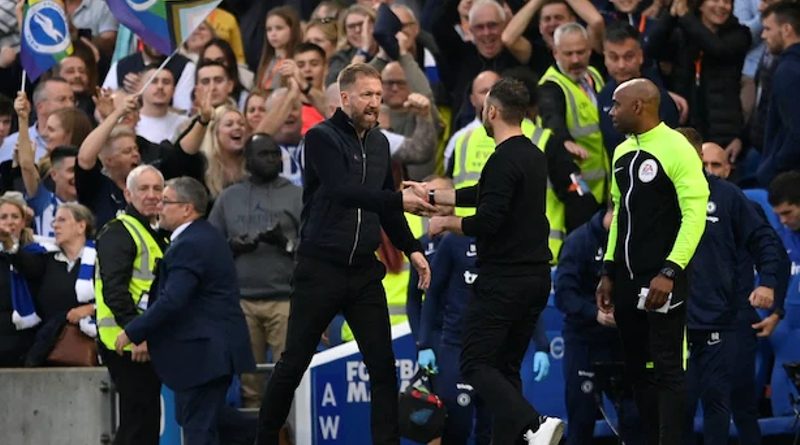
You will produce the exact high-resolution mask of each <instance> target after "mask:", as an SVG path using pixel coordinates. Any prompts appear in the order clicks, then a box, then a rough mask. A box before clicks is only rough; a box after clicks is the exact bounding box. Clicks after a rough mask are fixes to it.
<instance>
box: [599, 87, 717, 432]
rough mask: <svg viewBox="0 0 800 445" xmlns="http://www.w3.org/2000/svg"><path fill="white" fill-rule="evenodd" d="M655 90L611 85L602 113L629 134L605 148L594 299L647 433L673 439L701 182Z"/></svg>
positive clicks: (680, 402)
mask: <svg viewBox="0 0 800 445" xmlns="http://www.w3.org/2000/svg"><path fill="white" fill-rule="evenodd" d="M659 98H660V94H659V91H658V88H657V87H656V86H655V85H654V84H653V83H652V82H651V81H649V80H647V79H634V80H630V81H628V82H625V83H623V84H622V85H620V86H619V87H618V88H617V90H616V91H615V92H614V106H613V107H612V108H611V118H612V120H613V121H614V125H615V127H616V128H617V129H618V130H619V131H621V132H623V133H625V134H630V135H631V136H629V138H628V139H627V140H626V141H625V142H623V143H622V144H621V145H619V146H618V147H617V148H616V150H615V151H614V176H613V177H612V180H611V197H612V200H613V202H614V219H613V220H612V222H611V228H610V231H609V235H608V246H607V248H606V253H605V257H604V259H605V263H604V268H603V276H602V278H601V279H600V285H599V286H598V289H597V305H598V307H599V308H600V309H601V310H603V311H605V312H608V311H610V310H611V309H612V308H613V310H614V318H615V320H616V322H617V326H618V327H619V331H620V335H621V337H622V345H623V351H624V354H625V365H626V372H627V376H628V378H629V381H630V382H631V383H632V385H633V388H634V395H635V398H636V404H637V407H638V408H639V414H640V415H641V417H642V421H643V423H644V427H645V431H646V437H647V443H652V444H661V445H674V444H682V443H683V439H684V437H683V428H684V422H683V418H682V416H680V415H675V413H683V412H684V410H685V399H686V394H685V387H684V370H683V359H682V357H683V331H684V326H685V321H686V304H684V303H685V301H686V298H687V296H688V283H687V277H686V272H685V269H686V267H687V266H688V265H689V261H690V260H691V258H692V255H694V251H695V249H696V248H697V244H698V243H699V242H700V237H701V236H702V234H703V230H704V228H705V213H706V204H707V203H708V183H707V182H706V179H705V176H704V175H703V169H702V165H701V162H700V159H698V157H697V154H696V153H695V151H694V148H692V146H691V145H690V144H689V142H687V141H686V138H684V137H683V135H681V134H680V133H678V132H676V131H674V130H672V129H670V128H669V127H667V126H666V125H665V124H664V123H663V122H661V121H660V119H659V116H658V108H659ZM612 295H613V300H612ZM640 295H642V297H640ZM612 301H613V304H612ZM657 309H659V310H662V311H663V310H666V312H656V310H657Z"/></svg>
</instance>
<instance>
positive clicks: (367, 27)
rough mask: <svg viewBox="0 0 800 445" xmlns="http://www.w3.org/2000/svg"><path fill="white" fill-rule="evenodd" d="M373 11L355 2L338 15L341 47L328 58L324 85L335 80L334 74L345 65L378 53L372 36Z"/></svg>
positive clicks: (362, 61) (337, 73)
mask: <svg viewBox="0 0 800 445" xmlns="http://www.w3.org/2000/svg"><path fill="white" fill-rule="evenodd" d="M374 26H375V11H373V10H372V9H370V8H367V7H364V6H361V5H359V4H355V5H352V6H350V7H349V8H347V9H346V10H345V11H344V12H343V13H342V14H340V16H339V41H340V42H342V43H341V48H340V49H339V51H337V52H336V54H334V55H333V57H329V58H328V76H327V77H326V78H325V85H326V86H327V85H330V84H332V83H334V82H336V76H338V75H339V72H340V71H342V70H343V69H344V67H346V66H347V65H350V64H352V63H364V62H369V61H370V60H372V58H373V57H375V55H376V54H377V53H378V43H377V42H376V41H375V38H373V37H372V30H373V28H374Z"/></svg>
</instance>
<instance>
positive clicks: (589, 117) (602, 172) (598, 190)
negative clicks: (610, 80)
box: [539, 66, 609, 202]
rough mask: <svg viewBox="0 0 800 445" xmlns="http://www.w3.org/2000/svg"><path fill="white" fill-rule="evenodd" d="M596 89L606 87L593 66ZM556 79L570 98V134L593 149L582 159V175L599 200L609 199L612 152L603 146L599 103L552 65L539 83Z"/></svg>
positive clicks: (566, 97) (565, 94) (567, 112)
mask: <svg viewBox="0 0 800 445" xmlns="http://www.w3.org/2000/svg"><path fill="white" fill-rule="evenodd" d="M588 73H589V75H591V77H592V81H593V84H594V89H595V91H596V92H597V93H599V92H600V90H602V89H603V85H604V82H603V77H602V76H601V75H600V73H599V72H598V71H597V70H596V69H594V68H592V67H589V69H588ZM545 82H553V83H555V84H556V85H558V86H559V88H561V91H562V92H563V93H564V98H565V99H566V101H565V102H566V105H567V111H566V116H565V117H566V122H567V129H568V130H569V134H570V136H572V138H573V139H574V141H575V142H576V143H577V144H580V145H581V146H582V147H583V148H585V149H586V150H587V151H588V152H589V157H588V158H587V159H584V160H581V161H578V167H580V169H581V175H582V176H583V179H584V180H585V181H586V183H587V184H588V185H589V188H590V189H591V190H592V194H593V195H594V197H595V199H596V200H597V202H605V201H606V193H607V190H608V187H607V184H608V175H609V162H608V152H607V151H606V149H605V147H604V146H603V134H602V133H601V132H600V114H599V111H598V109H597V105H596V103H595V102H592V100H591V99H590V98H589V96H588V95H587V94H586V93H585V92H584V91H583V90H582V89H581V87H580V85H578V84H577V83H575V81H574V80H572V79H570V78H569V77H567V76H565V75H564V74H562V73H561V72H560V71H559V70H558V69H557V68H556V67H555V66H551V67H550V68H549V69H548V70H547V71H546V72H545V73H544V76H542V78H541V80H540V81H539V85H541V84H543V83H545Z"/></svg>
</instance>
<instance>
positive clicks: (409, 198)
mask: <svg viewBox="0 0 800 445" xmlns="http://www.w3.org/2000/svg"><path fill="white" fill-rule="evenodd" d="M401 193H402V194H403V210H405V211H406V212H409V213H413V214H415V215H422V216H427V215H433V214H435V213H436V211H437V209H436V207H435V206H432V205H431V204H430V203H428V197H427V196H425V197H424V198H423V197H420V196H419V194H418V190H417V187H406V188H404V189H403V191H402V192H401Z"/></svg>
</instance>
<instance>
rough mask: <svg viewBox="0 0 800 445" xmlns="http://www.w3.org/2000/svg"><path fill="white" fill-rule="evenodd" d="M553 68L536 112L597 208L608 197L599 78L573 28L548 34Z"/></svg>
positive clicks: (581, 32) (580, 32) (584, 38)
mask: <svg viewBox="0 0 800 445" xmlns="http://www.w3.org/2000/svg"><path fill="white" fill-rule="evenodd" d="M553 42H554V43H553V57H554V58H555V59H556V63H555V65H553V66H551V67H550V68H548V69H547V71H546V72H545V73H544V75H543V76H542V79H541V80H540V81H539V83H540V88H539V112H540V115H541V118H542V125H543V126H544V127H545V128H549V129H551V130H553V132H554V133H555V135H556V136H557V137H558V138H559V139H561V140H564V141H566V142H565V143H564V146H565V147H566V148H567V151H568V152H569V153H570V154H572V155H573V156H575V157H576V158H577V159H578V167H580V169H581V172H582V174H583V179H584V180H586V182H587V184H588V185H589V188H590V189H591V191H592V194H593V195H594V197H595V199H596V200H597V202H605V201H606V196H607V193H608V175H609V162H608V152H607V151H606V149H605V148H604V146H603V134H602V132H601V131H600V115H599V112H598V109H597V102H598V94H599V93H600V91H601V90H602V89H603V76H601V75H600V72H599V71H598V70H597V69H596V68H594V67H592V66H589V58H590V56H591V54H592V49H591V46H590V44H589V34H588V33H587V31H586V28H584V27H583V26H582V25H580V24H578V23H565V24H563V25H561V26H559V27H558V28H556V31H555V33H554V34H553Z"/></svg>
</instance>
